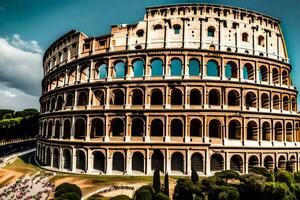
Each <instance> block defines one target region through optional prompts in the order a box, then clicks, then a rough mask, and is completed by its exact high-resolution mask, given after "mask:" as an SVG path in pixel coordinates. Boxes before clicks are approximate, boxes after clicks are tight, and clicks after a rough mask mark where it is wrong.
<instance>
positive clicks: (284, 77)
mask: <svg viewBox="0 0 300 200" xmlns="http://www.w3.org/2000/svg"><path fill="white" fill-rule="evenodd" d="M288 80H289V77H288V73H287V71H286V70H284V71H283V72H282V84H283V85H288Z"/></svg>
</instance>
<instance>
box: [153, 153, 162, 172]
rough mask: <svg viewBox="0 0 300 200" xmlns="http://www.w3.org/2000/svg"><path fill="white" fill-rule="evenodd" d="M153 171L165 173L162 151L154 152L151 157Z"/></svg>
mask: <svg viewBox="0 0 300 200" xmlns="http://www.w3.org/2000/svg"><path fill="white" fill-rule="evenodd" d="M151 169H152V171H154V170H159V171H161V172H164V156H163V154H162V153H161V151H160V150H154V152H153V154H152V156H151Z"/></svg>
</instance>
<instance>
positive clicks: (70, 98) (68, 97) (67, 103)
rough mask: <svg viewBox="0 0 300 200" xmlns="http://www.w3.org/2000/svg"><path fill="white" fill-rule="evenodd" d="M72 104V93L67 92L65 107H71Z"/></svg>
mask: <svg viewBox="0 0 300 200" xmlns="http://www.w3.org/2000/svg"><path fill="white" fill-rule="evenodd" d="M73 105H74V96H73V94H71V93H69V94H67V101H66V107H71V106H73Z"/></svg>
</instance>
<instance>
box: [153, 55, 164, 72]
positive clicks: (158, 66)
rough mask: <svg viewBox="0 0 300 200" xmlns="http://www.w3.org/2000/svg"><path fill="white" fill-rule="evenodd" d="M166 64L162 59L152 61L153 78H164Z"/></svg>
mask: <svg viewBox="0 0 300 200" xmlns="http://www.w3.org/2000/svg"><path fill="white" fill-rule="evenodd" d="M163 74H164V64H163V61H162V60H161V59H160V58H154V59H152V60H151V76H163Z"/></svg>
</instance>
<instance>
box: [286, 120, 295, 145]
mask: <svg viewBox="0 0 300 200" xmlns="http://www.w3.org/2000/svg"><path fill="white" fill-rule="evenodd" d="M285 130H286V141H287V142H292V141H293V125H292V123H291V122H288V123H286V127H285Z"/></svg>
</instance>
